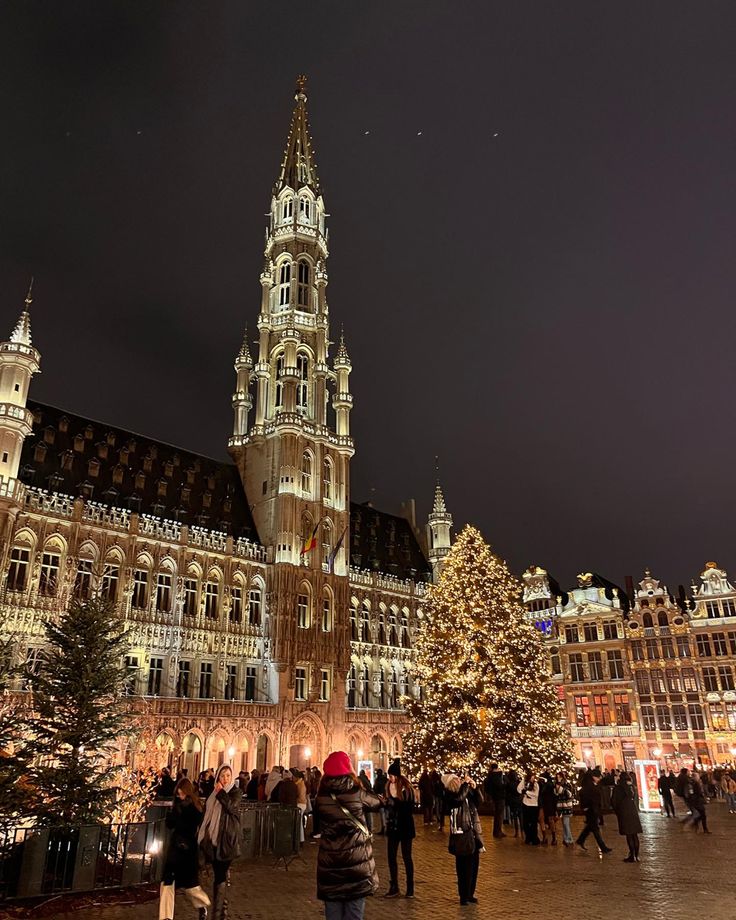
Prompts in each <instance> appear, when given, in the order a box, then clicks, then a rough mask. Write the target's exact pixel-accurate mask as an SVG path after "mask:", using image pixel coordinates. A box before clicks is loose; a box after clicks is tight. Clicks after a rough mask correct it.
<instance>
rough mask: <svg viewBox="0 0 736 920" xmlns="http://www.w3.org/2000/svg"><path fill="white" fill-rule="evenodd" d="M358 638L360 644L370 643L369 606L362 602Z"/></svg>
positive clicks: (366, 602)
mask: <svg viewBox="0 0 736 920" xmlns="http://www.w3.org/2000/svg"><path fill="white" fill-rule="evenodd" d="M360 638H361V641H362V642H370V641H371V606H370V604H369V603H368V601H363V603H362V604H361V606H360Z"/></svg>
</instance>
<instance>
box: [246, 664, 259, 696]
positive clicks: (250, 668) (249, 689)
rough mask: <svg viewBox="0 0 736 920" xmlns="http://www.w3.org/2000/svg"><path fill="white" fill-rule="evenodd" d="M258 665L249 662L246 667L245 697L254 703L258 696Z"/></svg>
mask: <svg viewBox="0 0 736 920" xmlns="http://www.w3.org/2000/svg"><path fill="white" fill-rule="evenodd" d="M256 676H257V675H256V667H255V665H252V664H249V665H247V666H246V668H245V698H246V700H247V701H248V702H249V703H252V702H253V700H254V699H255V698H256Z"/></svg>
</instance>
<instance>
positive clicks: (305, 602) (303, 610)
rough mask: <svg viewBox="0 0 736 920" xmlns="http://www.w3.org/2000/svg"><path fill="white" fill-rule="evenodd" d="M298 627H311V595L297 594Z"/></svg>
mask: <svg viewBox="0 0 736 920" xmlns="http://www.w3.org/2000/svg"><path fill="white" fill-rule="evenodd" d="M296 625H297V626H298V627H299V628H300V629H307V627H308V626H309V595H308V594H297V597H296Z"/></svg>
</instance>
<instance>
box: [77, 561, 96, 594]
mask: <svg viewBox="0 0 736 920" xmlns="http://www.w3.org/2000/svg"><path fill="white" fill-rule="evenodd" d="M91 593H92V560H91V559H80V560H79V564H78V565H77V574H76V577H75V579H74V596H75V597H76V598H78V599H79V600H80V601H86V600H88V598H89V596H90V594H91Z"/></svg>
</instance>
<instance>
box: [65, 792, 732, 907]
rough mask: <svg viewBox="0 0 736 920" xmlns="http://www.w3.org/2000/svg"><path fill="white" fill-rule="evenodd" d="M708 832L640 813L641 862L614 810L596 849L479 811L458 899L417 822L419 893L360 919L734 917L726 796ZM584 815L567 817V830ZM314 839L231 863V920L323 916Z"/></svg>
mask: <svg viewBox="0 0 736 920" xmlns="http://www.w3.org/2000/svg"><path fill="white" fill-rule="evenodd" d="M709 812H710V814H709V821H710V823H711V828H712V834H711V835H710V836H704V835H702V834H700V833H698V834H697V835H696V834H695V833H694V832H693V831H692V830H691V829H688V828H684V827H682V826H681V825H680V822H679V821H676V820H674V821H673V820H671V819H670V820H667V819H666V818H662V817H660V816H659V815H642V825H643V827H644V836H643V838H642V850H641V855H642V862H641V863H640V864H627V863H624V862H622V859H623V857H624V856H626V844H625V841H624V838H623V837H619V835H618V832H617V828H616V820H615V817H614V816H608V817H606V825H605V827H604V829H603V835H604V838H605V840H606V842H607V843H608V845H609V846H613V847H614V852H613V853H612V854H611V855H610V856H606V857H605V858H601V857H599V855H598V853H597V849H596V847H595V843H594V841H593V840H592V838H589V839H588V843H587V847H588V851H587V852H586V853H583V852H582V851H580V850H578V849H577V848H574V849H573V848H570V849H566V848H564V847H562V846H561V845H558V846H556V847H551V846H550V847H541V846H540V847H535V848H531V847H525V846H524V845H523V844H522V843H521V842H520V841H519V840H515V839H514V838H513V837H507V838H506V839H503V840H494V839H493V837H492V836H491V834H490V827H489V821H488V819H487V818H484V819H483V825H484V830H485V832H486V845H487V852H486V853H484V854H482V855H481V866H480V876H479V881H478V890H477V891H476V895H477V897H478V899H479V904H478V905H474V906H467V907H461V906H460V904H459V901H458V898H457V895H456V889H455V873H454V860H453V858H452V857H451V856H450V854H449V853H448V852H447V835H446V834H442V833H439V832H438V831H436V830H435V829H425V828H424V827H423V826H421V824H418V825H417V839H416V841H415V850H414V862H415V867H416V898H415V900H413V901H407V900H405V899H404V898H401V899H400V900H399V899H397V900H390V901H387V900H384V899H383V898H381V897H375V898H371V899H369V901H368V906H367V909H366V920H397V918H408V920H414V918H416V920H455V918H460V917H464V918H470V920H473V918H478V920H480V918H483V920H506V918H509V920H510V918H512V917H513V918H515V917H517V916H522V917H523V918H524V920H569V918H570V917H571V916H589V917H595V920H628V918H637V917H642V918H643V920H680V918H682V920H692V917H693V916H699V917H707V918H708V920H733V917H734V915H735V908H734V895H735V894H736V887H735V886H734V880H733V868H732V865H733V864H732V862H731V855H732V853H733V846H734V841H736V815H733V816H731V815H728V813H727V812H726V809H725V806H724V805H723V804H720V803H718V804H713V805H711V806H710V808H709ZM579 827H580V819H579V818H575V819H573V832H574V833H576V831H577V828H579ZM374 850H375V855H376V862H377V864H378V871H379V875H380V878H381V888H380V893H383V892H385V891H386V889H387V888H388V870H387V866H386V845H385V841H384V838H383V837H381V836H378V837H376V838H375V843H374ZM316 855H317V845H316V844H309V843H307V844H305V847H304V850H303V858H302V859H299V860H296V861H295V862H293V863H292V864H291V865H290V867H289V870H288V872H285V871H284V869H283V867H280V868H274V867H273V864H272V861H271V860H262V861H259V862H258V863H245V862H241V863H236V864H235V866H234V867H233V884H232V888H231V890H230V894H231V897H230V904H231V908H232V910H231V917H232V920H317V918H320V917H322V916H323V910H322V906H321V903H320V902H319V901H317V899H316V897H315V866H316ZM176 908H177V913H176V920H194V918H195V916H196V914H195V912H194V911H193V909H192V908H191V907H190V905H189V903H188V901H186V900H185V899H184V898H182V896H181V895H180V896H179V897H177V905H176ZM72 917H74V918H75V920H98V918H99V920H157V918H158V902H156V901H152V902H149V903H147V904H139V905H137V906H132V907H123V906H110V907H105V908H93V909H86V910H80V911H75V912H74V913H73V914H72V913H59V914H58V918H59V920H71V918H72Z"/></svg>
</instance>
